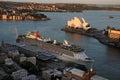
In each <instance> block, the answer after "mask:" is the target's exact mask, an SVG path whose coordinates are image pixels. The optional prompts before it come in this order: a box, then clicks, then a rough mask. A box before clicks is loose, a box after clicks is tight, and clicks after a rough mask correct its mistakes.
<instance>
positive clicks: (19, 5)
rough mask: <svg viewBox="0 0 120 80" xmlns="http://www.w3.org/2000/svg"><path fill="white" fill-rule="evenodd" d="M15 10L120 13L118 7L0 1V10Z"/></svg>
mask: <svg viewBox="0 0 120 80" xmlns="http://www.w3.org/2000/svg"><path fill="white" fill-rule="evenodd" d="M3 9H17V10H30V11H41V12H82V11H84V10H110V11H111V10H112V11H120V5H107V4H106V5H104V4H103V6H102V4H100V5H99V4H77V3H76V4H75V3H54V4H51V3H32V2H25V3H24V2H10V1H0V10H3Z"/></svg>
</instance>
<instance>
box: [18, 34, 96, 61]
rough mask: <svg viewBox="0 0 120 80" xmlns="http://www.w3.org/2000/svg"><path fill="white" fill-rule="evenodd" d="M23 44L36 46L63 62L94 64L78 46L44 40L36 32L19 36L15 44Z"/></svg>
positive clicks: (65, 42)
mask: <svg viewBox="0 0 120 80" xmlns="http://www.w3.org/2000/svg"><path fill="white" fill-rule="evenodd" d="M21 41H22V42H24V43H25V44H30V45H36V46H39V47H40V48H42V49H45V50H47V51H50V52H52V53H53V54H54V55H55V56H56V57H57V58H59V59H61V60H65V61H72V62H75V63H80V62H94V60H93V59H91V58H89V57H88V56H87V55H86V54H85V50H84V49H82V48H81V47H80V46H76V45H71V44H70V43H69V42H68V41H67V40H64V42H63V43H60V42H57V41H56V40H51V39H50V38H48V39H46V38H43V37H41V36H40V35H39V33H38V32H28V33H27V34H25V35H19V36H18V38H17V42H21Z"/></svg>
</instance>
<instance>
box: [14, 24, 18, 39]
mask: <svg viewBox="0 0 120 80" xmlns="http://www.w3.org/2000/svg"><path fill="white" fill-rule="evenodd" d="M14 29H15V33H16V39H17V38H18V30H17V28H16V25H15V26H14Z"/></svg>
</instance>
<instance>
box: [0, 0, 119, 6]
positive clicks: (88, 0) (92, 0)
mask: <svg viewBox="0 0 120 80" xmlns="http://www.w3.org/2000/svg"><path fill="white" fill-rule="evenodd" d="M0 1H14V2H35V3H83V4H117V5H120V0H0Z"/></svg>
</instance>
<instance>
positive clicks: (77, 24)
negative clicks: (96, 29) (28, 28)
mask: <svg viewBox="0 0 120 80" xmlns="http://www.w3.org/2000/svg"><path fill="white" fill-rule="evenodd" d="M88 25H89V23H87V22H86V21H85V19H84V18H82V21H81V20H80V19H79V18H78V17H74V19H71V20H69V21H68V22H67V26H69V27H74V28H83V29H85V30H88V29H90V28H91V27H90V26H88Z"/></svg>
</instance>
